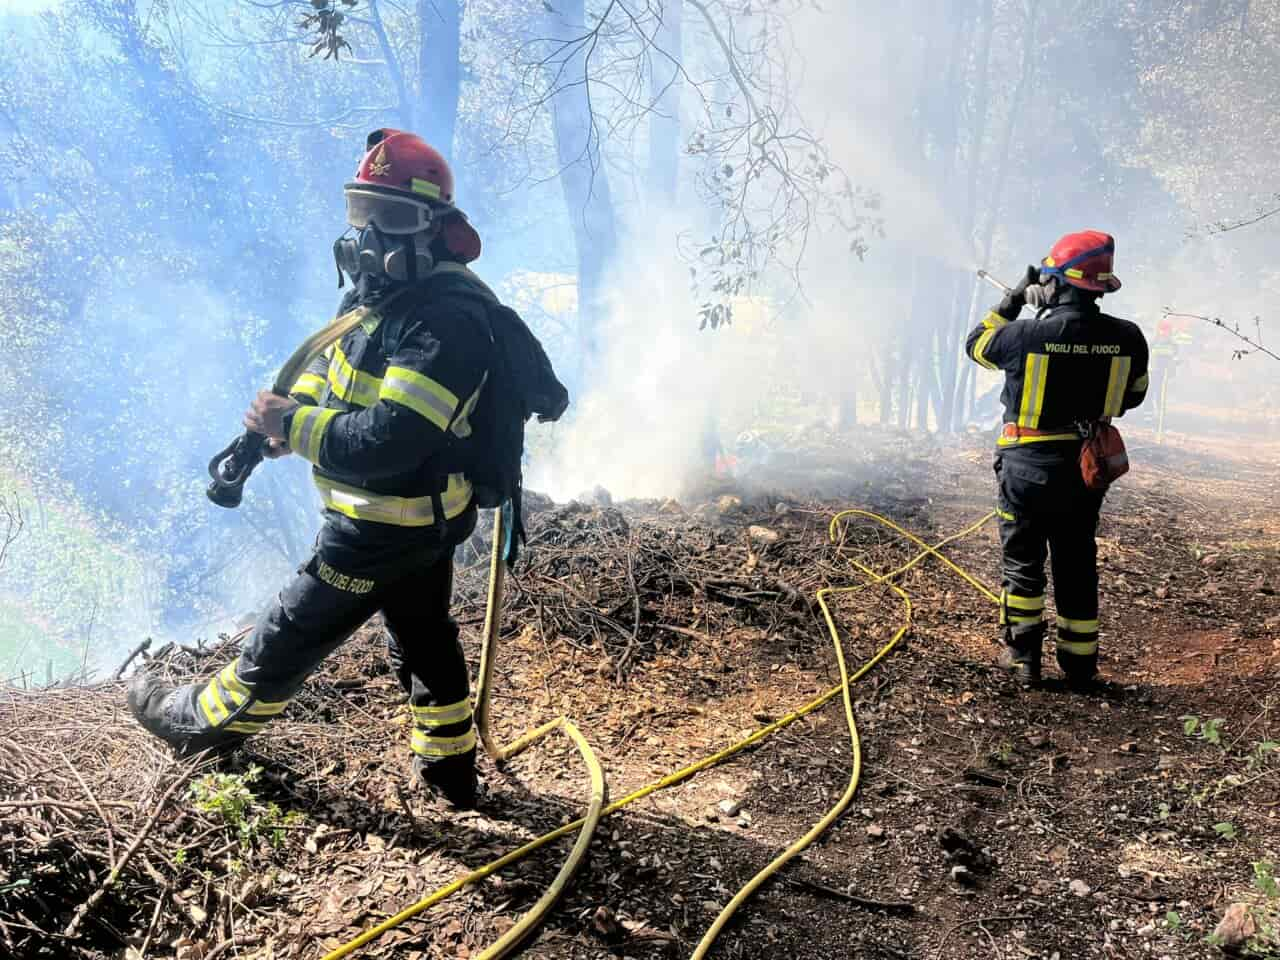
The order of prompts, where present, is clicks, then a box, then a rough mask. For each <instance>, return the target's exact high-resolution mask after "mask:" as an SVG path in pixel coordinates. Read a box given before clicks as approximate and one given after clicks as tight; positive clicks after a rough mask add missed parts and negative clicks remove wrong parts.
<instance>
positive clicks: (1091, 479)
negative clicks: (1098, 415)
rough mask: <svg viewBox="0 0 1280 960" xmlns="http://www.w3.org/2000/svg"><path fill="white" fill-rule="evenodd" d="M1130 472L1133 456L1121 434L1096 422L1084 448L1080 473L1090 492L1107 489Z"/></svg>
mask: <svg viewBox="0 0 1280 960" xmlns="http://www.w3.org/2000/svg"><path fill="white" fill-rule="evenodd" d="M1128 472H1129V453H1128V451H1127V450H1125V448H1124V438H1122V437H1121V436H1120V431H1119V430H1117V429H1116V428H1115V427H1113V426H1111V424H1109V423H1095V424H1094V425H1093V430H1092V431H1091V432H1090V434H1089V439H1088V440H1086V441H1085V442H1084V446H1082V447H1081V448H1080V473H1081V475H1082V476H1083V477H1084V485H1085V486H1086V487H1088V488H1089V489H1090V490H1105V489H1107V487H1109V486H1111V483H1112V482H1113V481H1115V480H1119V479H1120V478H1121V477H1123V476H1124V475H1125V474H1126V473H1128Z"/></svg>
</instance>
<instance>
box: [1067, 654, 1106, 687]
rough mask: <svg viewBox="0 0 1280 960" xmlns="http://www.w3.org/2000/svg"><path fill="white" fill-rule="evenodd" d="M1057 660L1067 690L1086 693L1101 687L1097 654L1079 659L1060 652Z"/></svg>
mask: <svg viewBox="0 0 1280 960" xmlns="http://www.w3.org/2000/svg"><path fill="white" fill-rule="evenodd" d="M1057 660H1058V669H1059V670H1061V671H1062V682H1063V683H1064V684H1066V686H1067V689H1069V690H1075V691H1077V692H1081V693H1086V692H1088V691H1090V690H1095V689H1097V688H1098V687H1099V686H1100V684H1101V680H1100V679H1099V677H1098V655H1097V654H1094V655H1093V656H1092V657H1079V656H1072V655H1071V654H1067V653H1063V652H1062V651H1061V650H1059V651H1058V654H1057Z"/></svg>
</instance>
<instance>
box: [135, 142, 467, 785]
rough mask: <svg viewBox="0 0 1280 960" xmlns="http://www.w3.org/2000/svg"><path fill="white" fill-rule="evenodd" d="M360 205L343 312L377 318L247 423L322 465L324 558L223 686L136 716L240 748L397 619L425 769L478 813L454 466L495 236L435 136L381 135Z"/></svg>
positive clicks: (199, 741)
mask: <svg viewBox="0 0 1280 960" xmlns="http://www.w3.org/2000/svg"><path fill="white" fill-rule="evenodd" d="M345 192H346V200H347V219H348V222H349V223H350V225H351V227H352V231H349V233H348V234H347V235H344V237H343V238H341V239H339V241H338V242H337V243H336V244H335V246H334V252H335V258H336V259H337V261H338V267H339V269H340V271H342V272H343V273H346V274H347V275H348V276H350V277H351V279H352V281H353V283H354V287H355V289H354V290H352V291H351V292H350V293H348V295H347V296H346V297H345V298H344V299H343V302H342V305H341V308H340V312H346V311H347V310H349V309H351V308H352V307H354V306H355V305H356V304H357V303H368V304H370V305H372V306H373V307H374V310H375V314H374V317H373V318H372V319H371V320H370V321H366V322H365V324H364V325H363V326H361V327H357V328H356V329H355V330H354V331H352V332H351V333H349V334H347V335H346V336H345V337H344V338H343V339H342V340H341V341H339V342H338V343H336V344H334V345H333V346H332V347H330V348H329V350H328V352H327V353H326V354H325V355H324V356H322V357H320V358H318V360H317V361H315V362H314V363H313V364H312V365H311V366H310V367H309V368H308V370H307V371H306V373H304V374H303V375H302V376H301V377H300V378H299V380H298V382H297V384H296V385H295V386H294V389H293V391H292V396H291V397H290V398H283V397H278V396H276V395H274V394H272V393H270V392H263V393H261V394H259V395H258V397H257V399H256V400H255V401H254V402H253V405H252V407H251V408H250V410H249V411H248V412H247V413H246V414H245V426H246V427H248V428H249V429H251V430H253V431H255V432H257V433H261V434H264V435H265V436H267V437H269V438H270V444H269V452H268V455H269V456H283V455H285V454H287V453H290V452H292V453H294V454H297V455H299V456H301V457H304V458H305V459H306V460H308V461H309V462H310V463H312V464H314V471H313V473H314V479H315V482H316V485H317V487H318V488H319V492H320V495H321V498H322V500H323V502H324V506H325V521H324V525H323V527H322V529H321V532H320V535H319V537H318V538H317V541H316V549H315V553H314V555H313V556H312V557H311V559H310V561H308V563H307V564H306V565H305V566H304V567H303V568H302V569H301V570H300V572H299V573H298V575H297V576H296V577H295V578H294V579H293V581H292V582H290V583H289V584H288V585H287V586H285V588H284V589H283V590H282V591H281V593H280V594H279V595H278V597H277V599H276V601H275V603H274V605H273V606H272V607H271V609H270V610H269V611H268V612H267V613H266V615H265V616H264V618H263V619H262V621H261V622H260V623H259V624H258V625H257V628H256V629H255V630H254V632H253V634H252V636H251V638H250V639H249V640H248V641H247V643H246V644H245V646H244V648H243V650H242V652H241V654H240V656H239V657H237V658H236V659H235V660H233V661H231V662H230V663H228V664H226V665H225V666H224V667H223V668H222V669H221V670H220V671H219V672H218V673H217V674H216V675H215V676H214V677H213V678H212V679H210V680H209V681H208V682H207V683H201V684H189V685H186V686H183V687H178V688H176V689H175V688H173V687H171V686H169V685H167V684H165V683H163V682H161V681H160V680H159V679H158V678H156V677H151V676H147V675H145V674H144V675H141V676H140V677H138V678H137V679H135V681H134V682H133V683H132V684H131V687H130V690H129V703H130V707H131V708H132V710H133V712H134V714H135V715H136V716H137V717H138V719H139V720H140V721H141V723H142V724H143V725H144V726H145V727H146V728H147V729H148V730H150V731H151V732H152V733H154V734H156V735H157V736H159V737H162V738H164V739H165V740H166V741H168V742H169V743H170V744H172V745H173V746H175V747H176V748H178V749H179V750H181V751H183V752H189V751H193V750H201V749H204V748H206V747H215V748H223V747H227V746H232V745H234V744H236V743H238V742H240V741H242V740H243V739H244V738H245V737H247V736H249V735H251V734H253V733H256V732H257V731H259V730H261V729H262V728H263V727H264V726H265V725H266V724H267V723H268V722H269V721H270V720H271V719H272V718H273V717H276V716H278V715H279V714H280V713H281V712H282V711H283V710H284V709H285V705H286V703H287V702H288V700H289V698H290V697H291V696H293V694H294V693H295V692H296V691H297V690H298V688H299V687H300V686H301V685H302V682H303V680H304V679H305V678H306V677H307V676H308V674H310V673H311V672H312V671H313V670H314V669H315V668H316V667H317V666H318V665H319V664H320V662H321V661H322V660H323V659H324V658H325V657H326V656H328V655H329V654H330V653H331V652H333V651H334V650H335V649H336V648H337V647H338V646H340V645H341V644H342V643H343V642H344V641H345V640H346V639H347V638H348V637H349V636H350V635H351V634H352V633H353V632H354V631H355V630H356V628H357V627H359V626H360V625H361V624H363V623H364V622H365V621H366V620H367V619H368V618H369V617H370V616H371V615H373V614H374V613H375V612H377V611H379V610H380V611H382V614H383V617H384V619H385V623H386V628H387V634H388V644H389V647H390V654H391V661H392V665H393V667H394V668H395V670H396V673H397V675H398V677H399V679H400V682H401V684H402V685H403V686H404V688H405V691H406V692H407V693H408V695H409V701H410V707H411V709H412V713H413V729H412V738H411V742H410V746H411V749H412V751H413V759H414V767H415V769H416V770H417V771H418V773H419V775H420V776H421V777H422V778H423V780H424V781H425V782H426V783H427V785H428V786H429V787H430V788H432V789H433V790H435V791H436V792H438V793H440V794H443V795H444V797H445V798H446V799H447V800H449V801H450V802H451V803H453V804H454V805H456V806H459V807H470V806H473V805H474V802H475V793H476V775H475V753H476V734H475V730H474V728H473V726H472V717H471V703H470V698H469V689H468V672H467V664H466V661H465V659H464V656H463V652H462V646H461V644H460V643H459V640H458V627H457V624H456V623H454V621H453V620H452V619H451V617H450V615H449V605H450V600H451V592H452V588H453V549H454V547H455V545H457V544H458V543H461V542H463V541H464V540H465V539H466V538H467V537H468V536H469V535H470V534H471V531H472V529H473V528H474V526H475V522H476V508H475V506H474V505H473V503H472V489H471V484H470V483H469V481H468V479H467V476H466V475H465V473H463V472H461V471H460V470H459V469H457V465H456V464H454V463H452V462H451V460H452V458H453V457H455V456H456V454H454V452H453V451H454V450H455V449H456V447H457V445H456V444H455V443H453V440H454V439H455V438H465V437H467V436H468V434H469V432H470V426H469V424H468V415H469V414H470V413H471V412H472V411H473V410H474V407H475V404H476V401H477V399H478V398H479V396H480V391H481V390H482V389H484V386H485V380H486V377H487V368H488V363H489V355H490V349H491V345H490V341H489V338H488V332H487V331H488V325H487V321H486V319H485V315H486V309H487V308H486V305H485V304H486V299H487V298H492V293H490V292H489V291H488V288H486V287H485V286H484V284H483V283H481V281H480V280H479V278H477V277H476V276H475V275H474V274H472V273H471V272H470V270H468V269H467V268H466V266H465V264H466V263H468V262H470V261H471V260H474V259H475V258H476V257H477V256H479V254H480V238H479V236H478V235H477V234H476V232H475V230H474V228H473V227H471V225H470V224H468V223H467V221H466V218H465V217H464V216H463V215H462V213H461V212H460V211H459V210H458V209H457V208H456V207H454V206H453V175H452V173H451V172H450V170H449V167H448V165H447V164H446V163H445V161H444V159H443V157H441V155H440V154H439V153H438V152H437V151H435V150H434V149H432V148H431V147H430V146H428V145H427V144H426V143H424V142H423V141H422V140H421V139H420V138H418V137H416V136H414V135H413V134H410V133H404V132H401V131H397V130H378V131H375V132H374V133H372V134H370V136H369V140H368V143H367V151H366V153H365V155H364V158H363V160H362V161H361V163H360V166H359V168H358V170H357V173H356V178H355V180H354V181H353V182H351V183H348V184H347V185H346V189H345ZM340 279H341V274H340Z"/></svg>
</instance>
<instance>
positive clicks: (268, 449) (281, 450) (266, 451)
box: [262, 440, 293, 460]
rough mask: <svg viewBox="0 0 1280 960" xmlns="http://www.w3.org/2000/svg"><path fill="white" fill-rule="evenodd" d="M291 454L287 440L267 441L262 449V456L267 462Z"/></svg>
mask: <svg viewBox="0 0 1280 960" xmlns="http://www.w3.org/2000/svg"><path fill="white" fill-rule="evenodd" d="M291 453H293V451H292V450H290V449H289V442H288V441H287V440H268V441H267V445H266V446H265V447H263V448H262V455H263V456H264V457H266V458H267V459H268V460H279V459H280V458H281V457H287V456H288V455H289V454H291Z"/></svg>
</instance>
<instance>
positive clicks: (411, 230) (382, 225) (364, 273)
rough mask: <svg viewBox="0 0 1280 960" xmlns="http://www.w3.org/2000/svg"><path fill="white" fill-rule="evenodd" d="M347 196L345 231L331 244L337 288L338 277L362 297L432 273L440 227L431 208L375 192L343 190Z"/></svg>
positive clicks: (394, 194) (396, 194)
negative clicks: (347, 282) (336, 271)
mask: <svg viewBox="0 0 1280 960" xmlns="http://www.w3.org/2000/svg"><path fill="white" fill-rule="evenodd" d="M346 197H347V223H348V224H350V229H348V230H347V232H346V233H344V234H343V235H342V236H340V237H339V238H338V239H337V240H336V241H334V244H333V260H334V263H335V264H336V265H337V267H338V286H339V287H341V286H342V285H343V282H344V280H343V274H345V275H346V276H347V277H349V278H350V279H351V282H352V283H354V284H355V285H356V287H357V289H359V290H360V292H361V294H362V295H363V294H367V293H371V292H373V291H374V290H376V289H380V288H382V287H385V286H388V285H390V284H393V283H412V282H413V281H414V280H417V279H418V278H419V277H425V276H426V275H427V274H428V273H430V272H431V269H432V267H433V266H435V259H434V258H433V257H432V255H431V243H432V241H433V240H434V239H435V235H436V233H437V232H438V231H439V228H440V224H439V221H437V220H436V219H435V218H434V217H433V215H432V210H431V208H430V206H428V205H427V204H425V203H419V202H416V201H414V200H412V199H409V198H406V197H404V196H403V194H399V192H395V193H384V192H382V191H379V190H376V189H353V188H350V187H348V189H347V191H346Z"/></svg>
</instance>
